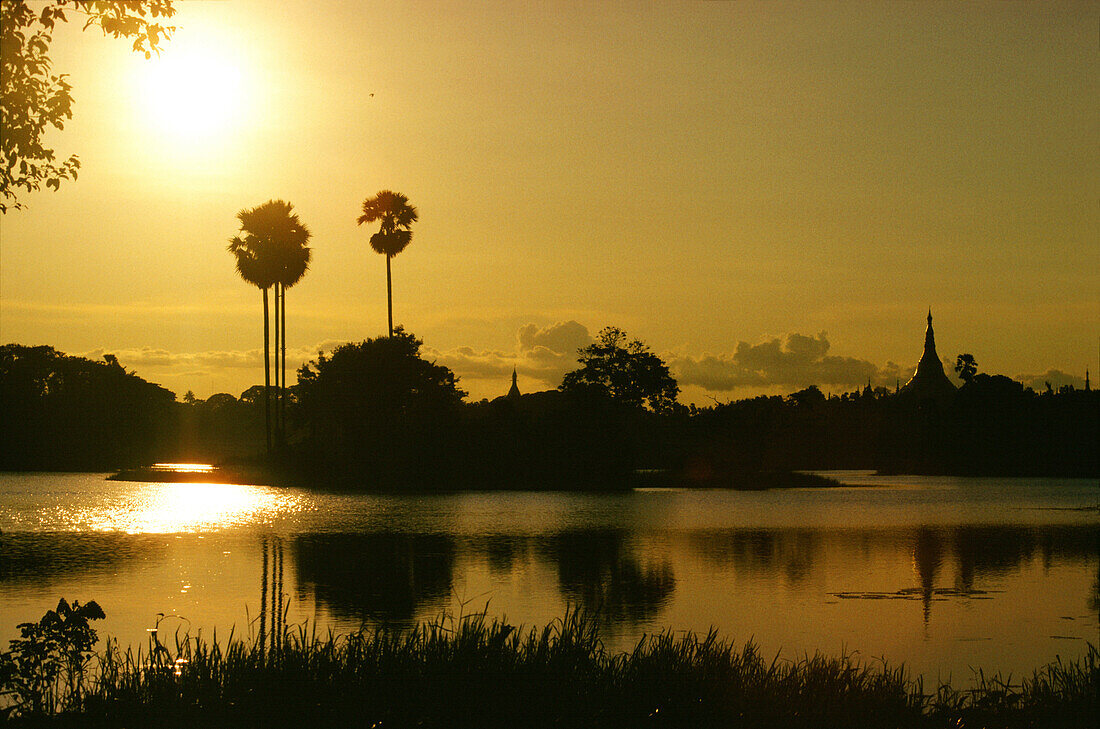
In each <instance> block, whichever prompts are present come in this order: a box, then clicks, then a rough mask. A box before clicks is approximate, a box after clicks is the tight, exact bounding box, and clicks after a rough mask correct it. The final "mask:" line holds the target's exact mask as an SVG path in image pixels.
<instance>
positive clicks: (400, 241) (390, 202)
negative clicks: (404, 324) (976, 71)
mask: <svg viewBox="0 0 1100 729" xmlns="http://www.w3.org/2000/svg"><path fill="white" fill-rule="evenodd" d="M416 220H417V215H416V208H414V207H413V206H412V205H409V198H407V197H405V196H404V195H402V194H401V193H399V192H392V191H390V190H382V191H381V192H379V193H378V194H377V195H375V196H374V197H369V198H367V199H366V200H364V201H363V214H362V215H360V216H359V220H358V223H359V225H362V224H363V223H374V222H379V221H380V222H381V226H380V227H379V229H378V232H377V233H375V234H374V235H372V236H371V237H370V247H371V248H373V249H374V251H375V253H381V254H382V255H384V256H385V257H386V303H387V313H388V315H389V317H388V318H389V326H390V337H393V286H392V284H391V280H390V259H391V258H393V257H394V256H396V255H397V254H398V253H400V252H401V251H403V250H405V246H407V245H409V241H411V240H412V230H410V227H411V226H412V224H413V223H415V222H416Z"/></svg>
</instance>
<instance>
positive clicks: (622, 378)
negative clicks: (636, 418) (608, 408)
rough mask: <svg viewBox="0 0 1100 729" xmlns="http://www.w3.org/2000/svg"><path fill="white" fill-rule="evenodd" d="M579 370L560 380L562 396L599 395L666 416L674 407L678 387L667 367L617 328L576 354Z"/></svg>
mask: <svg viewBox="0 0 1100 729" xmlns="http://www.w3.org/2000/svg"><path fill="white" fill-rule="evenodd" d="M578 353H579V354H580V358H579V359H578V362H579V363H580V365H581V366H580V368H578V369H575V370H573V371H572V372H569V373H567V374H566V375H565V377H564V378H563V379H562V383H561V387H560V388H559V389H561V390H562V391H563V392H571V393H589V394H598V395H603V396H606V397H608V398H610V399H611V400H614V401H616V402H619V403H622V404H624V405H627V406H631V407H638V408H641V407H648V408H649V409H650V410H652V411H654V412H657V413H666V412H670V411H671V410H673V409H674V408H675V406H676V396H677V395H679V394H680V387H679V385H677V384H676V380H675V379H674V378H673V377H672V375H671V374H670V373H669V370H668V365H666V364H665V363H664V361H663V360H662V359H661V358H660V357H658V356H657V355H655V354H653V353H652V352H650V351H649V347H647V346H646V345H645V344H642V342H640V341H638V340H637V339H631V340H628V339H627V336H626V332H624V331H623V330H622V329H619V328H618V327H605V328H604V329H603V330H601V331H600V333H599V334H598V335H597V337H596V341H595V342H593V343H592V344H590V345H588V346H587V347H584V348H582V349H580V350H578Z"/></svg>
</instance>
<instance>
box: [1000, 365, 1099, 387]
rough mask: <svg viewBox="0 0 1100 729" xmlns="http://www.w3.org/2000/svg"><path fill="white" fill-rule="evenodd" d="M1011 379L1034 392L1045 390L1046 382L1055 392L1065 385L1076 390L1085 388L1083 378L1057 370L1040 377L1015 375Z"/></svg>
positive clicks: (1050, 370)
mask: <svg viewBox="0 0 1100 729" xmlns="http://www.w3.org/2000/svg"><path fill="white" fill-rule="evenodd" d="M1012 379H1014V380H1016V381H1017V382H1022V383H1024V385H1025V386H1027V387H1030V388H1031V389H1033V390H1035V391H1036V392H1042V391H1044V390H1046V389H1047V383H1048V382H1049V383H1050V386H1051V387H1052V388H1054V389H1055V390H1057V389H1058V388H1059V387H1064V386H1065V385H1072V386H1073V387H1074V388H1076V389H1078V390H1083V389H1084V388H1085V378H1084V377H1078V376H1076V375H1071V374H1069V373H1068V372H1062V370H1057V369H1049V370H1047V371H1046V373H1045V374H1042V375H1016V376H1015V377H1013V378H1012Z"/></svg>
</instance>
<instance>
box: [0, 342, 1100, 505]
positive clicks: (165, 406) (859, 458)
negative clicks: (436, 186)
mask: <svg viewBox="0 0 1100 729" xmlns="http://www.w3.org/2000/svg"><path fill="white" fill-rule="evenodd" d="M420 346H421V342H420V340H418V339H416V338H415V337H413V336H412V335H411V334H408V333H405V332H403V331H402V330H400V328H398V329H397V330H396V332H395V335H394V337H392V338H391V337H379V338H377V339H368V340H366V341H364V342H361V343H359V344H349V345H344V346H343V347H340V348H338V349H337V350H336V351H335V352H333V353H332V354H331V355H327V356H321V357H319V358H318V360H316V361H314V362H310V363H307V364H306V365H305V366H303V367H302V369H301V370H300V371H299V373H298V383H297V384H296V385H295V386H293V387H291V388H289V391H288V392H287V401H288V408H287V422H286V428H285V440H284V441H283V442H282V443H280V444H278V446H277V447H276V449H275V451H274V453H273V454H272V455H270V456H267V455H265V454H264V441H265V436H264V429H265V422H264V398H265V392H264V388H263V386H254V387H252V388H249V389H248V390H246V391H245V392H244V393H241V396H240V397H235V396H233V395H230V394H227V393H219V394H217V395H212V396H211V397H209V398H207V399H206V400H200V399H197V398H195V397H194V396H193V395H191V394H190V393H188V394H187V395H186V396H185V398H184V400H183V401H182V402H181V401H177V400H176V399H175V396H174V395H173V394H172V393H171V392H169V391H168V390H166V389H164V388H162V387H160V386H158V385H154V384H151V383H148V382H146V381H144V380H142V379H141V378H140V377H138V376H137V375H135V374H133V373H128V372H126V371H125V370H124V369H123V368H122V367H121V366H120V365H119V363H118V362H117V360H115V359H114V357H112V356H110V355H107V356H106V357H105V360H104V361H101V362H93V361H91V360H88V359H84V358H81V357H70V356H66V355H64V354H61V353H59V352H57V351H55V350H53V349H52V348H50V347H23V346H19V345H6V346H4V347H2V348H0V406H2V409H3V410H2V412H3V417H2V420H0V468H4V469H9V470H10V469H26V470H31V469H40V470H109V469H116V468H125V467H130V466H137V465H142V464H146V463H151V462H155V461H203V462H215V463H217V462H227V461H229V462H232V461H236V462H241V461H248V460H249V459H251V461H252V462H254V463H256V464H257V465H261V466H264V467H270V468H272V469H273V473H276V474H278V476H279V477H281V478H286V479H298V480H301V481H303V482H307V483H314V484H324V485H327V486H331V487H337V488H340V487H343V488H376V487H383V488H400V487H406V486H412V487H415V488H420V489H453V488H469V487H478V488H539V487H545V488H561V487H570V488H608V487H616V486H623V487H625V486H629V485H631V484H634V483H637V479H638V478H639V476H638V473H639V472H642V473H644V474H647V475H646V476H644V478H648V479H650V480H651V482H655V483H669V482H675V483H690V484H697V485H709V486H752V485H753V483H754V480H753V479H752V478H751V475H752V474H759V473H775V472H783V471H790V470H809V469H833V468H870V469H879V470H882V471H887V472H896V473H923V474H932V473H935V474H958V475H1035V476H1040V475H1042V476H1084V477H1095V476H1097V475H1100V464H1098V453H1097V450H1098V449H1097V448H1096V444H1097V443H1098V442H1100V395H1098V393H1097V392H1095V391H1084V390H1076V389H1073V388H1070V387H1065V388H1062V389H1060V390H1058V391H1053V390H1050V389H1048V390H1047V391H1046V392H1043V393H1036V392H1034V391H1032V390H1030V389H1027V388H1025V387H1024V386H1023V385H1021V384H1020V383H1018V382H1015V381H1013V380H1010V379H1008V378H1007V377H1002V376H998V375H985V374H977V375H974V376H973V377H971V378H970V380H969V382H967V383H966V384H965V385H963V387H961V388H960V389H959V390H958V391H957V392H956V393H955V394H954V396H953V398H952V399H951V400H949V401H946V402H941V403H939V404H938V405H937V404H934V403H932V402H921V401H917V400H915V399H913V398H909V397H906V393H905V391H904V390H903V391H902V392H900V393H895V392H891V391H888V390H886V389H884V388H878V389H871V388H869V387H868V388H863V389H861V390H856V391H854V392H850V393H846V394H842V395H833V396H828V397H827V396H825V395H824V394H823V393H822V392H821V391H820V390H819V389H818V388H816V387H809V388H806V389H804V390H801V391H799V392H795V393H793V394H791V395H788V396H786V397H780V396H770V397H756V398H751V399H746V400H739V401H736V402H731V403H726V404H715V405H713V406H708V407H703V408H699V407H695V406H691V407H685V406H682V405H674V406H668V405H667V403H666V404H665V406H662V407H661V408H660V412H654V409H651V408H648V407H645V406H644V404H642V402H641V401H640V400H639V398H638V397H632V398H631V399H630V400H625V399H624V398H623V397H617V396H616V391H614V390H608V389H601V388H600V387H598V386H595V385H593V382H588V383H587V384H585V385H584V386H580V387H575V388H569V387H566V388H565V389H559V390H553V391H548V392H536V393H531V394H527V395H522V396H520V395H518V394H517V395H514V396H509V397H501V398H497V399H495V400H492V401H488V400H482V401H480V402H475V403H471V402H467V401H465V400H464V397H465V393H464V392H463V391H462V390H460V389H459V387H458V383H457V380H456V378H455V377H454V374H453V373H452V372H451V371H450V370H449V369H447V368H446V367H442V366H439V365H436V364H434V363H431V362H428V361H426V360H424V359H422V358H421V357H420ZM647 356H648V355H647ZM662 376H663V375H662ZM596 384H598V383H596ZM658 384H659V385H660V386H661V387H663V388H664V391H665V392H669V391H670V390H669V389H668V383H667V382H664V381H659V382H658ZM673 386H674V385H673ZM620 391H622V390H620ZM768 483H771V482H768Z"/></svg>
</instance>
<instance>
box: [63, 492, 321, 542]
mask: <svg viewBox="0 0 1100 729" xmlns="http://www.w3.org/2000/svg"><path fill="white" fill-rule="evenodd" d="M298 501H299V499H298V498H297V497H295V496H293V495H289V494H285V493H282V492H280V491H278V490H276V489H273V488H271V487H267V486H242V485H236V484H223V483H151V484H148V485H147V486H145V487H144V488H141V489H135V490H134V491H133V492H132V493H130V494H128V495H127V496H126V497H125V498H124V499H123V500H121V501H120V502H118V503H115V504H109V503H108V504H103V505H101V507H100V508H98V509H96V510H95V511H94V512H93V513H86V514H85V515H84V517H85V518H84V519H82V521H85V522H86V523H87V524H88V527H89V528H90V529H93V530H96V531H125V532H128V533H130V534H140V533H153V534H171V533H178V532H199V531H208V530H211V529H223V528H226V527H233V526H250V525H255V524H256V523H257V522H258V521H260V522H262V521H265V520H266V519H269V518H271V517H274V516H276V515H278V514H280V513H285V512H288V511H298V510H299V509H300V504H299V503H298Z"/></svg>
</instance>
